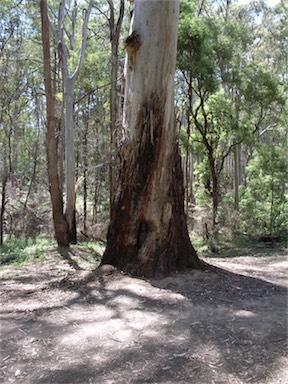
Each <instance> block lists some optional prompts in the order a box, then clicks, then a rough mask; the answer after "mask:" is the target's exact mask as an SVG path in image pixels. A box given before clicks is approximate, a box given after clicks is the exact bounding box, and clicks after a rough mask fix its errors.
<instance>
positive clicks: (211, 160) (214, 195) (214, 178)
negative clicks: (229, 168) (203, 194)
mask: <svg viewBox="0 0 288 384" xmlns="http://www.w3.org/2000/svg"><path fill="white" fill-rule="evenodd" d="M208 157H209V163H210V170H211V178H212V231H213V236H214V237H217V230H216V225H217V214H218V205H219V199H218V177H217V172H216V167H215V160H214V158H213V154H212V153H209V154H208Z"/></svg>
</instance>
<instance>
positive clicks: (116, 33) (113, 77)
mask: <svg viewBox="0 0 288 384" xmlns="http://www.w3.org/2000/svg"><path fill="white" fill-rule="evenodd" d="M108 3H109V7H110V17H109V24H110V42H111V73H110V81H111V89H110V164H109V183H110V215H111V211H112V204H113V200H114V195H115V189H116V177H115V176H116V172H115V151H116V149H117V135H118V132H117V116H118V108H117V99H118V98H117V78H118V67H119V57H118V47H119V39H120V30H121V26H122V21H123V17H124V0H121V2H120V7H119V17H118V20H117V22H116V21H115V10H114V2H113V1H112V0H108Z"/></svg>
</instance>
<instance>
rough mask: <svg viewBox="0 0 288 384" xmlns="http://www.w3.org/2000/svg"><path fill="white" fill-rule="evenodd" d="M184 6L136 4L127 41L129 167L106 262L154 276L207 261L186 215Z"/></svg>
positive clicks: (124, 148)
mask: <svg viewBox="0 0 288 384" xmlns="http://www.w3.org/2000/svg"><path fill="white" fill-rule="evenodd" d="M178 15H179V1H147V0H136V1H135V9H134V16H133V19H132V23H131V30H130V35H129V37H128V38H127V39H126V42H125V45H126V50H127V57H126V65H125V76H126V79H125V81H126V83H125V100H124V111H123V112H124V114H123V131H124V132H125V133H126V135H125V139H124V140H123V142H122V145H121V148H120V150H119V156H120V158H121V170H120V175H119V185H118V188H117V191H116V195H115V199H114V204H113V210H112V217H111V222H110V227H109V231H108V237H107V248H106V250H105V253H104V256H103V260H102V264H112V265H114V266H116V267H118V268H120V269H122V270H125V271H128V272H130V273H132V274H135V275H140V276H141V275H143V276H154V275H157V274H164V275H165V274H168V273H170V272H172V271H176V270H182V269H185V268H193V267H195V268H196V267H200V266H201V262H200V260H199V259H198V257H197V254H196V252H195V250H194V248H193V246H192V244H191V242H190V238H189V235H188V231H187V225H186V219H185V213H184V190H183V175H182V169H181V163H180V156H179V152H178V145H177V140H176V125H175V116H174V72H175V61H176V45H177V28H178Z"/></svg>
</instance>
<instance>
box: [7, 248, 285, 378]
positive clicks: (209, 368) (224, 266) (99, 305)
mask: <svg viewBox="0 0 288 384" xmlns="http://www.w3.org/2000/svg"><path fill="white" fill-rule="evenodd" d="M87 252H88V251H87ZM80 253H81V254H80ZM79 254H80V258H81V256H83V260H84V259H85V252H83V251H81V252H80V251H79V250H78V249H77V247H73V253H72V255H73V256H71V257H70V256H69V257H70V259H68V258H67V259H66V260H63V258H62V259H60V257H59V254H58V253H57V251H56V250H54V251H53V250H51V252H49V254H48V255H47V258H46V261H45V262H43V263H39V264H26V265H24V266H17V267H16V266H14V267H11V266H9V267H3V268H2V270H1V379H0V380H1V383H5V384H8V383H17V384H22V383H23V384H29V383H31V384H44V383H46V384H60V383H66V384H74V383H75V384H76V383H77V384H80V383H81V384H89V383H95V384H96V383H97V384H102V383H103V384H108V383H109V384H110V383H111V384H112V383H115V384H116V383H117V384H121V383H123V384H126V383H193V384H208V383H211V384H220V383H221V384H227V383H228V384H244V383H258V384H260V383H261V384H286V383H288V379H287V377H288V376H287V371H288V359H287V354H286V352H287V275H288V274H287V257H286V255H285V251H283V250H281V249H272V248H271V249H260V250H258V251H257V250H255V249H254V250H253V251H250V252H249V250H247V252H246V253H245V255H243V254H242V255H238V256H233V257H232V256H231V257H221V256H219V257H213V258H211V257H209V258H206V259H205V261H207V262H208V263H209V264H211V265H213V266H215V267H213V268H211V269H209V270H208V271H205V272H199V271H190V272H187V273H183V274H177V275H173V276H170V277H167V278H164V279H150V280H144V279H137V278H132V277H130V276H128V275H125V274H123V273H121V272H119V271H117V270H115V269H114V268H113V267H111V266H104V267H102V268H101V269H98V270H96V271H94V272H93V271H89V270H87V269H85V267H83V266H82V267H81V266H79V263H78V261H79ZM75 256H78V259H77V262H76V261H75ZM80 264H81V263H80ZM77 266H78V267H77Z"/></svg>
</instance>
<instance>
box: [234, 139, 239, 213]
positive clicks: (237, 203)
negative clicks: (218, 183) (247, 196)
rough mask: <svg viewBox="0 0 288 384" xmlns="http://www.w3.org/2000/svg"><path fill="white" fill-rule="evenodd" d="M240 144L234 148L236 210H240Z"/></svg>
mask: <svg viewBox="0 0 288 384" xmlns="http://www.w3.org/2000/svg"><path fill="white" fill-rule="evenodd" d="M239 180H240V144H235V146H234V208H235V210H236V211H238V210H239Z"/></svg>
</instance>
